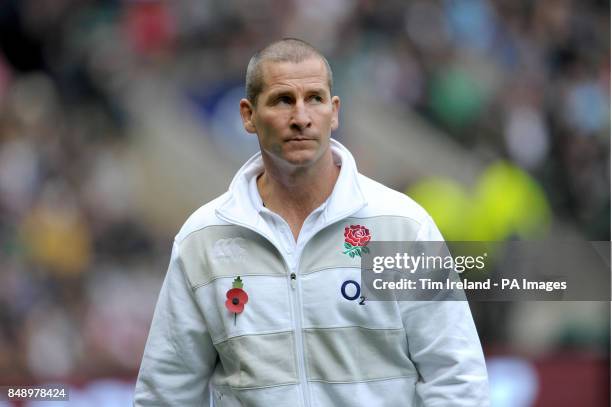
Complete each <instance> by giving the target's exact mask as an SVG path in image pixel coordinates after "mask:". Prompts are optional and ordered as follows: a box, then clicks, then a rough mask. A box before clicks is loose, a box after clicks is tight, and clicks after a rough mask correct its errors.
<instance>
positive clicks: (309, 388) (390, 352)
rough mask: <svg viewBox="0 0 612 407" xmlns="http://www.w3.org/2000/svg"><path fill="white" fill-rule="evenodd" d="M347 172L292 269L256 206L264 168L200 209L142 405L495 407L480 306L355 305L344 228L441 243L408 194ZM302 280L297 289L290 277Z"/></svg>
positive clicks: (152, 347)
mask: <svg viewBox="0 0 612 407" xmlns="http://www.w3.org/2000/svg"><path fill="white" fill-rule="evenodd" d="M332 151H333V152H334V155H335V157H336V158H337V157H340V159H341V161H342V167H341V171H340V175H339V177H338V181H337V183H336V186H335V188H334V191H333V193H332V195H331V196H330V198H329V199H328V201H327V204H326V206H325V209H324V212H323V213H322V216H324V218H323V221H322V222H320V227H318V228H317V230H313V231H312V232H313V233H312V234H311V235H310V238H309V239H308V240H307V241H306V242H304V244H303V245H302V246H298V250H300V253H298V254H297V258H298V259H299V260H298V261H294V262H289V261H287V260H286V258H285V255H284V254H283V253H284V252H283V250H281V249H280V248H279V247H277V246H276V245H275V243H274V241H275V240H274V238H273V234H272V233H270V229H269V226H267V224H266V222H264V221H262V219H261V217H260V216H259V213H258V211H257V210H256V209H255V208H254V206H253V205H252V201H251V200H250V199H249V196H248V188H249V181H250V180H251V178H252V177H255V176H256V175H257V174H258V173H259V172H260V171H261V168H262V164H261V157H260V155H256V156H254V157H253V158H251V159H250V160H249V161H248V162H247V163H246V164H245V165H244V166H243V167H242V168H241V169H240V170H239V172H238V173H237V175H236V176H235V178H234V180H233V181H232V183H231V185H230V188H229V191H228V192H226V193H225V194H223V195H222V196H220V197H219V198H217V199H215V200H214V201H212V202H210V203H208V204H207V205H204V206H203V207H201V208H200V209H198V210H197V211H196V212H195V213H194V214H193V215H192V216H191V217H190V218H189V219H188V220H187V222H186V223H185V225H184V226H183V227H182V229H181V230H180V232H179V233H178V235H177V236H176V238H175V242H174V247H173V251H172V257H171V261H170V266H169V269H168V273H167V275H166V278H165V281H164V284H163V286H162V289H161V293H160V295H159V300H158V303H157V306H156V308H155V313H154V317H153V322H152V325H151V330H150V333H149V338H148V340H147V344H146V348H145V352H144V356H143V360H142V364H141V367H140V373H139V376H138V381H137V384H136V392H135V403H134V404H135V405H136V406H180V407H187V406H209V403H211V400H210V398H211V397H212V404H213V405H214V406H218V407H235V406H257V407H282V406H290V407H298V406H303V407H342V406H355V407H357V406H364V407H378V406H380V407H386V406H390V407H400V406H406V407H409V406H423V405H424V406H427V407H430V406H431V407H459V406H461V407H486V406H488V405H489V396H488V383H487V373H486V368H485V362H484V358H483V354H482V349H481V346H480V342H479V339H478V335H477V333H476V330H475V327H474V323H473V320H472V316H471V313H470V310H469V306H468V304H467V303H466V302H462V301H445V302H440V301H438V302H434V301H431V302H402V301H386V302H384V301H366V303H365V305H360V304H359V302H360V301H359V300H356V301H349V300H347V299H346V298H344V297H343V296H342V294H341V290H340V287H341V286H342V284H343V282H345V281H347V280H354V281H360V261H359V257H358V256H355V257H354V258H351V257H349V256H348V255H346V254H344V253H343V250H344V247H343V245H344V230H345V227H347V226H350V225H363V226H366V227H367V228H368V229H369V231H370V234H371V237H372V240H373V241H376V240H378V241H413V240H440V239H441V238H442V237H441V236H440V234H439V232H438V230H437V228H436V226H435V224H434V223H433V221H432V220H431V218H430V217H429V216H428V215H427V213H426V212H425V211H424V210H423V209H422V208H421V207H420V206H418V205H417V204H416V203H415V202H414V201H412V200H411V199H410V198H408V197H407V196H405V195H404V194H401V193H398V192H396V191H393V190H391V189H389V188H387V187H385V186H383V185H381V184H379V183H377V182H375V181H372V180H370V179H368V178H366V177H365V176H363V175H361V174H358V172H357V168H356V166H355V161H354V159H353V157H352V156H351V154H350V153H349V152H348V150H346V148H344V147H343V146H342V145H341V144H340V143H338V142H336V141H334V140H332ZM292 273H293V274H295V277H296V278H295V279H294V280H292V279H291V277H290V276H291V274H292ZM237 276H240V277H241V279H242V281H243V282H244V291H246V292H247V294H248V296H249V300H248V303H246V305H245V307H244V311H243V312H242V313H240V314H238V315H237V316H236V318H235V319H234V314H233V313H231V312H230V311H228V309H227V308H226V306H225V301H226V292H227V291H228V290H229V289H230V288H232V282H233V281H234V279H235V278H236V277H237Z"/></svg>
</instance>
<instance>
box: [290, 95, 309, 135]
mask: <svg viewBox="0 0 612 407" xmlns="http://www.w3.org/2000/svg"><path fill="white" fill-rule="evenodd" d="M311 125H312V120H311V118H310V113H309V112H308V108H307V107H306V105H305V104H304V102H302V101H298V102H297V103H296V104H295V106H294V109H293V114H292V116H291V127H292V128H295V129H296V130H304V129H307V128H308V127H310V126H311Z"/></svg>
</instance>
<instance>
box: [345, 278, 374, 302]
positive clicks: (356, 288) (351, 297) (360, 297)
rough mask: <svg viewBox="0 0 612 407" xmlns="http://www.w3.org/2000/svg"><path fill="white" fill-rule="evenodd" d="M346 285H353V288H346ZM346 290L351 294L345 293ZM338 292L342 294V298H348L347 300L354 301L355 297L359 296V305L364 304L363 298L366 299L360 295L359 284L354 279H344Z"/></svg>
mask: <svg viewBox="0 0 612 407" xmlns="http://www.w3.org/2000/svg"><path fill="white" fill-rule="evenodd" d="M348 286H354V287H355V288H354V289H353V290H351V289H348V290H347V287H348ZM347 291H349V292H351V293H353V292H354V294H353V295H349V294H348V293H347ZM340 293H341V294H342V296H343V297H344V299H346V300H349V301H355V300H356V299H357V298H359V305H365V300H366V299H367V298H366V297H365V296H363V295H360V294H361V286H360V285H359V283H358V282H357V281H355V280H346V281H345V282H344V283H342V286H341V287H340Z"/></svg>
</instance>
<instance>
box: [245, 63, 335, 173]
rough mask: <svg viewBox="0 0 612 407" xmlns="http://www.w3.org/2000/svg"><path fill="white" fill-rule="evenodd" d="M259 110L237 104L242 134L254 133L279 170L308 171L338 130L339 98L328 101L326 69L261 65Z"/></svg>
mask: <svg viewBox="0 0 612 407" xmlns="http://www.w3.org/2000/svg"><path fill="white" fill-rule="evenodd" d="M262 68H263V69H262V71H263V84H264V86H263V89H262V91H261V93H260V94H259V96H258V98H257V106H253V105H252V104H251V103H250V102H249V101H248V100H246V99H242V100H241V101H240V113H241V115H242V120H243V123H244V127H245V129H246V130H247V131H248V132H250V133H257V137H258V139H259V145H260V147H261V150H262V154H264V155H266V156H268V157H269V158H271V159H272V160H273V161H274V162H275V163H276V164H278V165H280V166H283V165H287V164H289V165H290V166H298V167H308V166H311V165H313V164H314V163H316V162H317V161H318V160H319V159H320V158H321V157H322V156H323V154H324V153H325V151H326V150H327V149H328V148H329V138H330V135H331V131H332V130H335V129H336V128H337V127H338V110H339V108H340V99H339V98H338V97H337V96H334V97H331V94H330V89H329V86H328V81H327V70H326V69H325V64H324V63H323V61H321V60H320V59H319V58H316V57H313V58H309V59H306V60H304V61H302V62H299V63H293V62H269V61H268V62H264V63H263V67H262Z"/></svg>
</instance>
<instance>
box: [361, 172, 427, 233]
mask: <svg viewBox="0 0 612 407" xmlns="http://www.w3.org/2000/svg"><path fill="white" fill-rule="evenodd" d="M359 184H360V187H361V190H362V192H363V194H364V195H365V198H366V201H367V203H368V204H367V205H366V206H365V207H364V208H363V209H362V210H360V211H359V214H358V216H363V217H373V216H396V217H402V218H409V219H411V220H412V221H415V222H417V223H418V224H421V225H422V224H424V223H427V222H430V221H431V218H430V216H429V214H428V213H427V211H425V209H423V207H422V206H421V205H419V204H418V203H416V202H415V201H414V200H413V199H412V198H410V197H409V196H408V195H406V194H403V193H401V192H398V191H395V190H393V189H391V188H389V187H387V186H385V185H383V184H381V183H380V182H377V181H374V180H373V179H371V178H368V177H366V176H365V175H362V174H359Z"/></svg>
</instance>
